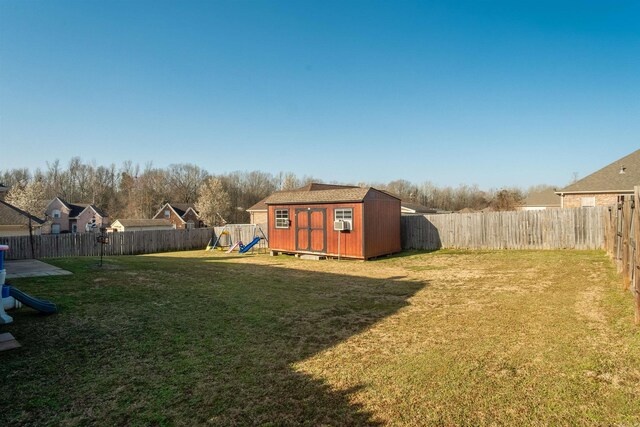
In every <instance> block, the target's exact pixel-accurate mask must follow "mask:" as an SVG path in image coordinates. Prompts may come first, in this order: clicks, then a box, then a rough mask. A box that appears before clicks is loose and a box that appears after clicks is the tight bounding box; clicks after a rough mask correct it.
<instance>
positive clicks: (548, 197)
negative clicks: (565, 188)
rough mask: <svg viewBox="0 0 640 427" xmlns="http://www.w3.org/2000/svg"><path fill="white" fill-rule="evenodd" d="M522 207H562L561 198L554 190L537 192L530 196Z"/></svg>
mask: <svg viewBox="0 0 640 427" xmlns="http://www.w3.org/2000/svg"><path fill="white" fill-rule="evenodd" d="M522 206H544V207H560V196H558V195H557V194H556V192H555V190H554V189H552V188H549V189H547V190H543V191H537V192H535V193H531V194H529V195H528V196H527V198H526V199H524V203H523V204H522Z"/></svg>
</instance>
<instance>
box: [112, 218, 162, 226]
mask: <svg viewBox="0 0 640 427" xmlns="http://www.w3.org/2000/svg"><path fill="white" fill-rule="evenodd" d="M116 223H118V224H120V225H122V226H123V227H158V226H163V225H166V226H169V227H173V224H171V221H169V220H168V219H116V220H115V221H113V222H112V223H111V227H113V226H114V225H115V224H116Z"/></svg>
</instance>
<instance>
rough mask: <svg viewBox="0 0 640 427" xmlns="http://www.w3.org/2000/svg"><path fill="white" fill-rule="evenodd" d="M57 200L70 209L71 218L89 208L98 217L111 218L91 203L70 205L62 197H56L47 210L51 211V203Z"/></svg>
mask: <svg viewBox="0 0 640 427" xmlns="http://www.w3.org/2000/svg"><path fill="white" fill-rule="evenodd" d="M56 200H59V201H60V203H62V204H63V205H64V207H66V208H67V209H69V218H76V217H78V216H79V215H80V214H81V213H82V212H83V211H84V210H85V209H86V208H88V207H91V209H93V211H94V212H95V213H97V214H98V215H100V216H101V217H103V218H106V217H108V216H109V215H107V213H106V212H105V211H103V210H102V209H100V208H98V207H97V206H96V205H94V204H91V203H70V202H67V201H66V200H64V199H62V198H61V197H56V198H55V199H53V200H51V201H50V202H49V203H48V204H47V207H46V208H45V210H47V209H49V205H50V204H51V203H53V202H54V201H56Z"/></svg>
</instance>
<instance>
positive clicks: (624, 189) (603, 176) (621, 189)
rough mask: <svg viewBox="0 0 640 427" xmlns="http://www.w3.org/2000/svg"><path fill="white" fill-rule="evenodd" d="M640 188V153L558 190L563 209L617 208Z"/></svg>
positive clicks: (636, 152) (637, 152)
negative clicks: (635, 187)
mask: <svg viewBox="0 0 640 427" xmlns="http://www.w3.org/2000/svg"><path fill="white" fill-rule="evenodd" d="M636 185H640V150H636V151H634V152H633V153H631V154H629V155H627V156H625V157H623V158H621V159H619V160H616V161H615V162H613V163H611V164H609V165H607V166H605V167H603V168H602V169H600V170H598V171H596V172H594V173H592V174H591V175H589V176H586V177H584V178H582V179H581V180H579V181H576V182H574V183H573V184H571V185H569V186H567V187H565V188H563V189H561V190H559V191H556V194H557V195H559V196H560V204H561V206H562V207H563V208H579V207H590V206H611V205H615V204H616V203H617V202H618V200H620V198H622V197H629V196H630V195H632V194H633V187H634V186H636Z"/></svg>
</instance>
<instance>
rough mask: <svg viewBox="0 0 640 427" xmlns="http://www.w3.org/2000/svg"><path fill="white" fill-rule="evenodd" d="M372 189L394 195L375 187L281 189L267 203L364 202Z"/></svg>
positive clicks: (268, 198)
mask: <svg viewBox="0 0 640 427" xmlns="http://www.w3.org/2000/svg"><path fill="white" fill-rule="evenodd" d="M371 191H376V192H379V193H381V194H386V195H388V196H389V197H394V198H397V197H395V196H392V195H390V194H388V193H386V192H383V191H380V190H376V189H375V188H373V187H366V188H362V187H341V188H335V189H331V190H313V191H300V190H293V191H280V192H278V193H274V194H272V195H271V196H269V197H267V199H266V200H265V203H266V204H267V205H275V204H279V205H287V204H298V203H339V202H362V201H363V200H364V198H365V197H366V196H367V194H369V192H371Z"/></svg>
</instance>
